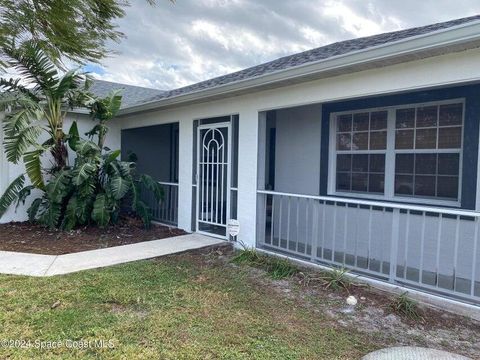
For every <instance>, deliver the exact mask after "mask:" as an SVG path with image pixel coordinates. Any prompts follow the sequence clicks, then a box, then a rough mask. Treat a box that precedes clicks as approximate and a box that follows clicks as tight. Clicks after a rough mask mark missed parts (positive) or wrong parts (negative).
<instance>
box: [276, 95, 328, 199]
mask: <svg viewBox="0 0 480 360" xmlns="http://www.w3.org/2000/svg"><path fill="white" fill-rule="evenodd" d="M321 117H322V107H321V105H318V104H316V105H308V106H302V107H295V108H288V109H282V110H277V111H276V141H275V165H276V166H275V191H279V192H287V193H296V194H305V195H318V194H319V189H320V138H321Z"/></svg>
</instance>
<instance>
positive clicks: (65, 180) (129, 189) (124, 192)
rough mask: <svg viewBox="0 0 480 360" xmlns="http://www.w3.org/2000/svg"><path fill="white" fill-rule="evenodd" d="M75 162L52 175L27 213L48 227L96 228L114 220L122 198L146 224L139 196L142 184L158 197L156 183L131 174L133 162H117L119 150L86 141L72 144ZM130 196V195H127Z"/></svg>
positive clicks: (148, 218)
mask: <svg viewBox="0 0 480 360" xmlns="http://www.w3.org/2000/svg"><path fill="white" fill-rule="evenodd" d="M73 149H74V150H75V152H76V159H75V164H74V166H73V167H72V168H70V169H64V170H62V171H60V172H57V173H56V174H54V175H53V176H52V178H51V179H50V181H49V182H48V184H47V186H46V188H45V192H44V194H43V196H42V197H41V198H38V199H35V200H34V202H33V204H32V206H31V207H30V209H29V211H28V213H29V218H30V221H34V220H38V221H39V222H40V223H41V224H44V225H46V226H48V227H50V228H61V229H65V230H70V229H72V228H74V227H75V226H78V225H86V224H88V223H90V221H93V222H94V223H95V224H97V225H98V226H100V227H105V226H107V225H109V224H110V223H116V222H117V220H118V216H119V213H120V210H121V206H122V205H123V204H122V200H129V201H130V208H131V209H132V210H133V211H134V212H135V213H137V214H138V215H139V216H140V217H141V218H142V219H143V221H144V224H145V225H146V226H148V225H149V224H150V221H151V215H150V210H149V208H148V207H147V205H146V204H145V203H144V202H143V201H142V200H141V199H140V194H141V188H142V185H143V187H144V188H146V189H148V190H150V191H152V192H153V193H154V194H155V197H156V198H158V199H160V198H161V197H162V190H161V187H160V185H159V184H158V183H157V182H156V181H155V180H153V179H152V178H151V177H150V176H148V175H141V176H139V177H138V179H137V178H136V176H135V163H133V162H127V161H120V160H118V157H119V155H120V151H119V150H116V151H108V152H105V153H102V152H101V150H100V148H98V146H97V145H96V144H95V143H93V142H91V141H88V140H78V141H76V142H75V144H74V145H73ZM129 195H130V196H129Z"/></svg>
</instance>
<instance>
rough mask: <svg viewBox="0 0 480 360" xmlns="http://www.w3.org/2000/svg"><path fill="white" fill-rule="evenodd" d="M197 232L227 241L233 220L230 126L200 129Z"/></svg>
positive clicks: (208, 126) (217, 124) (207, 126)
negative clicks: (231, 218) (231, 220)
mask: <svg viewBox="0 0 480 360" xmlns="http://www.w3.org/2000/svg"><path fill="white" fill-rule="evenodd" d="M197 144H198V149H197V156H198V159H197V179H198V181H197V184H198V191H197V231H198V232H200V233H206V234H208V235H211V236H216V237H221V238H227V221H228V219H229V218H230V162H231V161H230V159H231V151H230V144H231V132H230V123H216V124H209V125H201V126H199V127H198V141H197Z"/></svg>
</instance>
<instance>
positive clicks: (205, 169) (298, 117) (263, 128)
mask: <svg viewBox="0 0 480 360" xmlns="http://www.w3.org/2000/svg"><path fill="white" fill-rule="evenodd" d="M103 85H104V86H105V87H108V86H107V85H108V84H105V83H103ZM103 85H102V86H103ZM110 85H112V84H110ZM113 85H114V84H113ZM151 92H155V93H153V94H152V93H151ZM129 93H130V95H129ZM130 97H131V99H129V98H130ZM125 99H126V100H127V102H126V103H125V104H124V107H123V108H122V109H121V110H120V113H119V116H118V118H116V119H115V120H114V121H112V123H111V125H112V127H111V131H110V135H109V136H110V143H109V146H110V147H112V148H115V147H116V148H118V147H121V149H122V154H123V156H126V155H127V154H128V153H129V152H134V153H135V154H136V155H137V158H138V166H139V168H140V171H143V172H146V173H149V174H151V175H153V176H155V177H156V179H157V180H158V181H159V182H161V183H162V184H163V185H164V187H165V189H166V194H167V196H166V199H165V200H164V201H163V202H162V203H161V204H156V203H154V202H153V200H152V201H151V202H150V203H151V206H152V208H153V210H154V215H155V219H156V220H157V221H159V222H163V223H168V224H173V225H175V226H178V227H179V228H182V229H184V230H186V231H191V232H199V233H202V234H207V235H209V236H216V237H220V238H223V239H229V238H230V236H229V234H228V231H227V223H228V221H229V219H237V220H238V222H239V224H240V232H239V234H238V237H237V238H235V239H232V240H235V241H238V242H241V243H243V244H246V245H248V246H252V247H256V248H259V249H265V250H268V251H271V252H274V253H278V254H283V255H288V256H291V257H295V258H298V259H302V260H305V261H308V262H311V263H316V264H324V265H333V266H344V267H346V268H349V269H352V270H353V271H355V272H357V273H360V274H364V275H366V276H372V277H375V278H377V279H380V280H384V281H386V282H390V283H395V284H399V285H404V286H409V287H415V288H417V289H421V290H423V291H427V292H433V293H436V294H441V295H443V296H449V297H452V298H456V299H460V300H462V301H465V302H469V303H475V304H480V243H479V236H480V234H479V221H480V186H478V184H479V180H480V176H479V169H480V167H479V166H478V165H479V139H480V133H479V130H480V129H479V124H480V16H474V17H469V18H462V19H457V20H453V21H448V22H444V23H438V24H433V25H429V26H423V27H418V28H412V29H407V30H402V31H395V32H391V33H385V34H380V35H374V36H369V37H365V38H358V39H352V40H348V41H342V42H338V43H334V44H330V45H327V46H323V47H320V48H316V49H313V50H309V51H305V52H302V53H298V54H294V55H291V56H286V57H282V58H280V59H277V60H274V61H271V62H268V63H265V64H261V65H258V66H254V67H251V68H248V69H245V70H242V71H238V72H235V73H232V74H228V75H225V76H220V77H217V78H214V79H210V80H207V81H203V82H200V83H197V84H194V85H191V86H187V87H183V88H179V89H175V90H170V91H159V90H151V89H150V90H148V89H142V88H137V87H130V88H129V92H127V89H126V92H125ZM132 99H133V100H132ZM69 117H70V118H71V119H77V120H80V121H81V122H82V126H84V128H86V127H88V126H89V124H88V121H89V120H88V117H87V115H85V114H82V113H81V112H78V113H72V114H70V115H69ZM0 164H1V166H2V172H1V178H0V190H3V189H4V188H5V187H6V184H7V183H8V181H9V180H11V179H13V178H14V177H15V175H16V173H17V172H18V171H21V170H18V169H14V168H12V167H11V166H9V165H8V164H7V163H6V162H5V160H4V159H1V158H0ZM22 216H23V214H21V213H20V212H17V213H14V212H13V210H12V211H11V212H10V216H7V217H6V218H5V219H4V221H5V220H13V219H18V218H21V217H22Z"/></svg>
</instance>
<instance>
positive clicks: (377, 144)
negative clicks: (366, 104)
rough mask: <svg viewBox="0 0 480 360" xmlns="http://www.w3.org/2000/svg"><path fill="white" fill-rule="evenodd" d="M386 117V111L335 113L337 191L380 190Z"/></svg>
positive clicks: (371, 191)
mask: <svg viewBox="0 0 480 360" xmlns="http://www.w3.org/2000/svg"><path fill="white" fill-rule="evenodd" d="M387 118H388V112H387V111H373V112H368V111H363V112H358V113H352V114H342V115H339V116H337V124H336V142H337V143H336V149H337V169H336V184H335V187H336V190H337V191H346V192H361V193H375V194H383V193H384V188H385V150H386V147H387ZM370 151H374V153H373V154H370Z"/></svg>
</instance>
